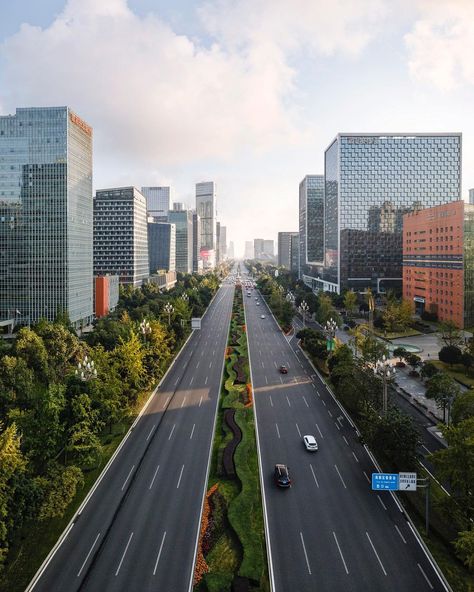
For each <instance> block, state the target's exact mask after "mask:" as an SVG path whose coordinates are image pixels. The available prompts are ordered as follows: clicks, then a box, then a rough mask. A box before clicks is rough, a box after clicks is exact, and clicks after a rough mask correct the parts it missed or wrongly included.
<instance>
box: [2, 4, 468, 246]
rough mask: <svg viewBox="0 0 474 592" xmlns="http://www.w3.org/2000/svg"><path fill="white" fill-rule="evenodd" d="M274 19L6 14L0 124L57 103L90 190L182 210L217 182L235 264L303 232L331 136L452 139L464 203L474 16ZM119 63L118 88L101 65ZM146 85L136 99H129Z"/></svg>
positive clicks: (309, 9) (164, 13) (296, 13)
mask: <svg viewBox="0 0 474 592" xmlns="http://www.w3.org/2000/svg"><path fill="white" fill-rule="evenodd" d="M273 7H274V3H270V2H261V3H259V4H258V6H252V10H248V7H247V2H246V0H239V1H238V2H235V3H233V5H232V6H231V5H230V3H229V2H227V1H224V2H220V3H217V2H212V1H211V2H191V1H189V0H180V1H179V2H175V3H173V7H171V6H170V5H169V4H168V3H166V2H165V1H164V0H159V1H158V2H151V0H129V1H128V2H126V1H125V0H107V1H104V2H101V3H100V4H99V3H96V2H92V0H88V1H81V2H79V1H78V0H69V2H66V0H44V2H42V3H41V6H39V5H36V6H35V3H34V2H32V1H31V2H24V3H22V4H21V5H15V6H13V7H9V9H8V14H5V15H2V19H1V20H2V22H1V23H0V57H1V60H0V62H1V65H0V79H1V80H2V82H3V83H2V85H1V90H0V113H1V114H2V115H6V114H10V113H14V112H15V109H16V107H28V106H61V105H69V106H70V107H71V108H72V109H73V110H75V111H76V112H78V113H81V114H82V116H83V117H84V119H85V120H86V121H88V122H90V125H92V127H93V128H94V190H96V189H101V188H103V187H120V186H131V185H135V186H136V187H138V188H140V187H142V186H169V185H171V186H173V187H175V188H176V199H177V201H182V202H185V203H187V204H189V205H191V204H193V201H194V187H195V184H196V183H197V182H200V181H203V180H207V179H213V180H215V181H216V183H217V185H218V187H219V212H218V213H219V220H220V221H221V222H223V223H225V224H226V225H227V228H228V235H229V237H230V238H232V239H233V240H234V243H235V246H236V254H237V255H239V256H241V255H242V254H243V250H244V242H245V240H253V238H255V237H258V236H269V237H270V236H271V237H272V239H273V240H276V238H277V233H278V231H282V230H284V229H285V227H292V228H296V227H297V226H296V225H297V223H298V207H297V204H298V184H299V183H300V181H301V180H302V179H303V178H304V177H305V176H306V175H314V174H322V173H323V168H324V150H325V149H326V148H327V147H328V146H329V145H330V143H331V141H332V139H333V138H334V137H335V135H336V134H337V133H339V132H341V133H342V132H352V133H358V132H361V133H370V132H374V133H380V132H387V133H388V132H391V133H407V132H418V133H420V132H425V133H430V132H458V131H460V132H462V133H463V189H462V195H461V196H460V197H461V198H463V199H467V194H468V189H470V188H471V187H472V186H474V123H472V122H471V121H470V118H469V117H468V114H469V109H470V104H471V103H472V95H473V87H472V84H473V82H474V76H473V74H472V69H471V68H470V66H469V58H468V56H469V55H470V52H469V48H470V47H471V46H472V45H473V43H474V41H473V35H472V33H471V31H470V30H469V28H468V26H467V24H466V23H468V22H470V21H472V16H473V15H474V7H472V6H469V5H468V3H465V2H438V3H436V5H435V6H432V5H430V3H427V2H423V1H421V0H419V1H415V2H412V3H410V4H408V3H407V2H405V1H404V0H399V1H398V2H394V3H389V2H387V1H383V0H379V1H376V2H373V3H370V2H364V1H362V0H361V1H360V2H346V3H343V4H342V5H340V6H339V5H337V6H333V7H328V6H325V8H324V11H321V10H320V8H321V6H320V4H319V3H318V2H305V1H303V0H301V1H300V2H299V3H298V6H297V8H298V9H297V10H292V9H291V6H290V5H287V4H286V3H283V2H282V3H281V6H280V7H279V10H273ZM322 13H324V14H322ZM234 22H239V27H238V28H236V27H235V25H233V23H234ZM111 23H113V26H109V25H110V24H111ZM106 25H107V26H106ZM283 29H284V30H285V35H284V36H283V35H281V32H282V30H283ZM257 32H258V34H257ZM124 36H125V37H127V38H128V39H129V42H128V43H127V50H126V54H125V53H124V49H123V46H122V42H121V40H122V39H123V38H124ZM142 41H143V42H144V43H143V44H142ZM38 47H41V48H42V51H40V52H38V50H37V48H38ZM143 48H145V49H143ZM53 50H54V51H53ZM144 51H146V53H143V52H144ZM98 55H99V56H101V59H97V56H98ZM441 57H442V59H440V58H441ZM117 59H120V60H121V61H122V68H121V72H120V76H118V74H117V70H116V68H113V67H111V63H113V64H115V63H116V60H117ZM71 63H74V67H73V68H72V67H71V66H70V64H71ZM157 69H158V70H159V73H160V76H156V77H155V78H156V80H157V82H153V83H150V80H151V79H153V73H154V72H155V71H156V70H157ZM32 71H34V72H35V76H30V75H26V72H29V73H31V72H32ZM58 73H60V74H61V75H60V76H58ZM140 86H141V87H142V89H143V92H142V93H138V94H139V96H137V93H134V92H132V90H131V89H132V88H137V87H140ZM248 88H251V89H252V90H253V92H251V93H247V92H245V91H246V89H248ZM361 89H362V90H361ZM117 97H120V100H117ZM213 97H214V98H213ZM242 97H244V99H245V100H243V99H242ZM157 105H159V107H160V108H159V109H158V108H157ZM243 130H245V133H244V131H243ZM242 183H243V184H244V186H245V191H244V192H243V191H242V190H241V188H242ZM236 203H238V204H239V208H238V209H237V208H235V204H236ZM244 220H245V221H246V223H245V224H244ZM283 221H284V223H283Z"/></svg>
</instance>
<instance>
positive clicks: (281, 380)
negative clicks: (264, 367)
mask: <svg viewBox="0 0 474 592" xmlns="http://www.w3.org/2000/svg"><path fill="white" fill-rule="evenodd" d="M280 382H281V384H283V377H282V376H280Z"/></svg>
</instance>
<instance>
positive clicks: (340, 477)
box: [334, 465, 347, 489]
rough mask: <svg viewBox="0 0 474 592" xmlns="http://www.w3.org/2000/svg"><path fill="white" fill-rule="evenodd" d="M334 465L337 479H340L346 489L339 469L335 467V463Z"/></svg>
mask: <svg viewBox="0 0 474 592" xmlns="http://www.w3.org/2000/svg"><path fill="white" fill-rule="evenodd" d="M334 467H335V469H336V471H337V474H338V475H339V479H340V480H341V481H342V484H343V485H344V489H347V487H346V484H345V483H344V479H343V478H342V476H341V473H340V472H339V469H338V468H337V465H334Z"/></svg>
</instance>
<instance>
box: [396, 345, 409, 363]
mask: <svg viewBox="0 0 474 592" xmlns="http://www.w3.org/2000/svg"><path fill="white" fill-rule="evenodd" d="M407 353H408V352H407V350H406V349H405V348H404V347H396V348H395V349H394V350H393V355H394V356H395V357H396V358H398V359H399V360H400V362H402V361H403V360H404V359H405V357H406V355H407Z"/></svg>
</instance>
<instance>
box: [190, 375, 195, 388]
mask: <svg viewBox="0 0 474 592" xmlns="http://www.w3.org/2000/svg"><path fill="white" fill-rule="evenodd" d="M193 380H194V376H191V380H190V381H189V386H191V385H192V384H193Z"/></svg>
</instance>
